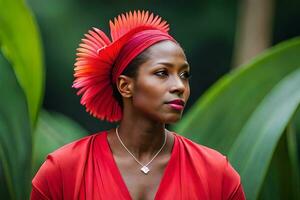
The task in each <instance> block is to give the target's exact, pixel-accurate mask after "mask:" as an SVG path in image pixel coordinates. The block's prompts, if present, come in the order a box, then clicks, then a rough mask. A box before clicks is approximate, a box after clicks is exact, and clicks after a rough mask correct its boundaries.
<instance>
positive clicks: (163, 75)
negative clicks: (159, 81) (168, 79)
mask: <svg viewBox="0 0 300 200" xmlns="http://www.w3.org/2000/svg"><path fill="white" fill-rule="evenodd" d="M155 75H157V76H159V77H165V76H168V72H167V71H166V70H161V71H158V72H155Z"/></svg>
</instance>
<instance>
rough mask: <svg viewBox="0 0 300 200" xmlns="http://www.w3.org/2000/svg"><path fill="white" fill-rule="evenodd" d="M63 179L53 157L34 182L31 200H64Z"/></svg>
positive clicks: (49, 156)
mask: <svg viewBox="0 0 300 200" xmlns="http://www.w3.org/2000/svg"><path fill="white" fill-rule="evenodd" d="M61 186H62V178H61V171H60V168H59V165H58V163H57V162H56V161H55V160H54V158H53V157H52V156H51V155H48V157H47V159H46V161H45V162H44V163H43V165H42V166H41V167H40V169H39V170H38V172H37V173H36V175H35V177H34V178H33V180H32V190H31V195H30V200H50V199H55V200H59V199H62V191H61V188H62V187H61Z"/></svg>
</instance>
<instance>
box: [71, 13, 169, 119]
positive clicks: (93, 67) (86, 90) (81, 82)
mask: <svg viewBox="0 0 300 200" xmlns="http://www.w3.org/2000/svg"><path fill="white" fill-rule="evenodd" d="M109 24H110V35H111V39H112V40H110V39H109V38H108V37H107V36H106V35H105V33H104V32H102V31H101V30H99V29H97V28H93V30H89V31H88V34H85V38H84V39H82V43H80V44H79V46H80V47H79V48H78V49H77V51H78V53H77V54H76V55H77V58H76V63H75V69H74V70H75V73H74V77H75V80H74V83H73V86H72V87H74V88H76V89H78V92H77V95H82V97H81V101H80V103H81V104H82V105H85V106H86V111H87V112H89V113H90V114H91V115H92V116H94V117H96V118H99V119H101V120H107V121H110V122H114V121H119V120H120V119H121V118H122V109H121V106H120V105H119V103H118V101H117V100H116V99H115V98H114V96H113V84H115V83H116V80H117V78H118V77H119V76H120V75H121V73H122V72H123V71H124V69H125V68H126V67H127V65H128V64H129V63H130V61H132V60H133V59H134V58H135V57H136V56H137V55H138V54H140V53H141V52H142V51H143V50H145V49H146V48H148V47H149V46H151V45H153V44H154V43H156V42H159V41H162V40H173V41H175V40H174V39H173V38H172V37H171V36H170V35H169V34H168V30H169V25H168V24H167V22H166V21H164V20H162V19H161V17H159V16H154V15H153V13H151V14H150V13H149V12H148V11H146V12H145V11H142V12H141V11H134V12H133V13H132V12H129V13H125V14H121V15H119V16H118V17H117V18H114V22H112V21H110V22H109Z"/></svg>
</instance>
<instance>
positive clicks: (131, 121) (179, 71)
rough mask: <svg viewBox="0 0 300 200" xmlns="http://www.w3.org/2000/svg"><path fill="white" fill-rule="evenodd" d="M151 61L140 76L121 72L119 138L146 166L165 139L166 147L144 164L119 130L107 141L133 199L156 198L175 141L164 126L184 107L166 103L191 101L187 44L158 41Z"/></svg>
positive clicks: (110, 133)
mask: <svg viewBox="0 0 300 200" xmlns="http://www.w3.org/2000/svg"><path fill="white" fill-rule="evenodd" d="M145 53H146V55H147V58H148V59H147V60H146V61H145V62H144V63H143V64H141V65H140V66H139V68H138V73H137V77H134V78H132V77H128V76H125V75H121V76H120V77H119V78H118V82H117V88H118V91H119V92H120V94H121V95H122V99H123V105H124V108H123V118H122V120H121V122H120V127H119V136H120V138H121V140H122V141H123V143H124V144H125V146H126V147H127V148H128V149H129V151H130V152H131V153H132V154H133V155H134V156H135V157H136V158H137V159H138V160H139V161H140V162H141V163H143V164H146V163H148V162H149V161H150V160H151V159H152V158H153V156H154V155H155V154H156V153H157V151H158V150H159V149H160V148H161V146H162V144H163V142H164V134H166V136H167V140H166V145H165V146H164V148H163V149H162V151H161V152H160V153H159V154H158V155H157V157H156V158H155V159H154V160H153V161H152V162H151V163H150V164H149V165H148V167H149V169H150V172H149V173H148V174H147V175H145V174H144V173H142V172H141V171H140V168H141V166H140V165H139V164H138V163H137V162H136V161H135V160H134V158H133V157H132V156H131V155H130V154H129V153H128V152H127V151H126V149H125V148H124V147H123V146H122V145H121V143H120V142H119V140H118V138H117V135H116V132H115V129H112V130H109V131H108V135H107V139H108V143H109V145H110V148H111V150H112V153H113V157H114V159H115V162H116V164H117V166H118V168H119V171H120V173H121V175H122V178H123V180H124V182H125V184H126V186H127V189H128V191H129V193H130V196H131V198H132V199H133V200H142V199H143V200H148V199H149V200H150V199H154V198H155V195H156V193H157V190H158V188H159V184H160V182H161V179H162V176H163V173H164V170H165V168H166V166H167V164H168V161H169V159H170V156H171V152H172V148H173V145H174V135H173V134H172V133H171V132H170V131H168V130H167V129H166V128H165V124H170V123H174V122H176V121H178V120H179V119H180V118H181V116H182V110H176V109H174V108H172V107H170V105H169V104H166V102H168V101H172V100H174V99H182V100H184V101H185V103H186V102H187V100H188V98H189V95H190V88H189V81H188V77H189V70H190V68H189V65H188V62H187V60H186V57H185V54H184V52H183V50H182V48H181V47H180V46H179V45H178V44H175V43H174V42H172V41H162V42H159V43H156V44H154V45H152V46H151V47H149V48H148V49H147V50H146V52H145Z"/></svg>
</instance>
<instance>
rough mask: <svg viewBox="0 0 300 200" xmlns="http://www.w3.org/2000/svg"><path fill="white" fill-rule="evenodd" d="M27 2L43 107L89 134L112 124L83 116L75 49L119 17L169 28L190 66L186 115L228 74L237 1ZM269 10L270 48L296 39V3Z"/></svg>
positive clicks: (277, 3)
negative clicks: (138, 17) (40, 57)
mask: <svg viewBox="0 0 300 200" xmlns="http://www.w3.org/2000/svg"><path fill="white" fill-rule="evenodd" d="M27 2H28V4H29V7H30V8H31V9H32V11H33V13H34V15H35V16H36V18H37V22H38V24H39V27H40V31H41V35H42V43H43V46H44V56H45V62H46V63H45V66H46V88H45V89H46V90H45V96H44V101H43V107H44V108H45V109H47V110H49V111H55V112H60V113H63V114H65V115H67V116H68V117H70V118H72V119H73V120H75V121H77V122H78V123H79V124H80V125H82V126H83V127H84V128H85V129H86V130H88V131H89V132H91V133H93V132H97V131H99V130H103V129H107V128H110V127H112V124H109V123H106V122H102V121H100V120H98V119H96V118H93V117H92V116H90V115H89V114H88V113H86V112H85V107H83V106H82V105H81V104H80V97H78V96H77V95H76V91H75V89H72V88H71V85H72V82H73V69H74V66H73V64H74V61H75V53H76V48H77V47H78V44H79V42H80V39H81V38H82V37H83V34H84V33H86V32H87V31H88V30H89V29H90V28H91V27H93V26H94V27H98V28H100V29H102V30H104V32H105V33H106V34H109V30H108V27H109V25H108V21H109V20H110V19H112V18H113V17H115V16H117V15H118V14H120V13H123V12H126V11H130V10H134V9H140V10H143V9H145V10H149V11H152V12H154V13H155V14H158V15H160V16H161V17H162V18H163V19H165V20H166V21H167V22H168V23H169V24H170V34H171V35H172V36H174V38H176V40H177V41H178V42H179V43H181V45H182V47H183V48H184V50H185V53H186V55H187V58H188V61H189V63H190V65H191V72H192V78H191V82H190V84H191V96H190V99H189V101H188V104H187V109H186V111H187V110H188V109H189V108H190V107H191V106H192V105H193V104H194V103H195V101H196V100H197V99H198V98H199V97H200V96H201V95H202V94H203V93H204V92H205V90H207V89H208V88H209V87H210V86H211V85H212V84H213V83H214V82H216V81H217V80H218V79H219V78H220V77H221V76H223V75H224V74H226V73H228V72H229V71H230V70H231V68H232V59H233V58H232V57H233V50H234V42H235V36H236V29H237V20H238V18H239V9H240V2H241V1H237V0H228V1H220V0H210V1H208V0H205V1H199V0H198V1H196V0H194V1H169V0H168V1H137V0H136V1H134V0H132V1H129V0H128V1H108V0H106V1H96V0H90V1H83V0H63V1H62V0H51V1H45V0H29V1H27ZM273 4H274V14H273V20H272V21H273V23H272V26H273V27H272V36H271V37H272V39H271V40H272V42H271V44H272V45H274V44H276V43H278V42H280V41H283V40H286V39H289V38H292V37H295V36H298V35H300V25H299V22H300V1H299V0H289V1H284V0H274V2H273ZM299 56H300V55H299ZM186 111H185V112H186Z"/></svg>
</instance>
